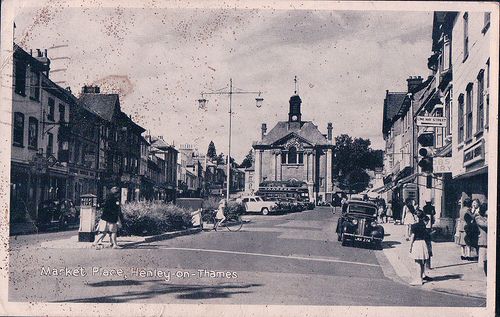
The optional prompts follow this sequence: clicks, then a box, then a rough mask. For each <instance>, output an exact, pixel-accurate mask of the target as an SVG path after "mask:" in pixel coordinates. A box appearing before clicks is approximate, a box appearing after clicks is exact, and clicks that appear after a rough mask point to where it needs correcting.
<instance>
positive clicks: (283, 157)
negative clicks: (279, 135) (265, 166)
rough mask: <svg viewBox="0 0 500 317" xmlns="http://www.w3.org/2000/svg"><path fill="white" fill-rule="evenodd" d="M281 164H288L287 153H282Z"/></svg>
mask: <svg viewBox="0 0 500 317" xmlns="http://www.w3.org/2000/svg"><path fill="white" fill-rule="evenodd" d="M281 164H286V153H281Z"/></svg>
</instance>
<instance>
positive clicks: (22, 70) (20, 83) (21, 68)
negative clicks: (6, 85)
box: [14, 61, 26, 96]
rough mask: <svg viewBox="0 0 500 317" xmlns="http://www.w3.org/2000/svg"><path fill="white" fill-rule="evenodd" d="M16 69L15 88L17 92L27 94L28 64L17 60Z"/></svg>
mask: <svg viewBox="0 0 500 317" xmlns="http://www.w3.org/2000/svg"><path fill="white" fill-rule="evenodd" d="M14 71H15V74H14V76H15V77H16V80H15V87H14V90H15V92H16V93H18V94H20V95H22V96H26V64H24V63H23V62H21V61H16V66H15V68H14Z"/></svg>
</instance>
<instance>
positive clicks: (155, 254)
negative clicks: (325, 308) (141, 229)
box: [9, 207, 486, 307]
mask: <svg viewBox="0 0 500 317" xmlns="http://www.w3.org/2000/svg"><path fill="white" fill-rule="evenodd" d="M244 219H245V220H246V221H247V222H246V223H245V224H244V226H243V228H242V229H241V230H240V231H238V232H229V231H227V230H221V231H217V232H215V231H210V232H202V233H198V234H190V235H184V236H178V237H176V238H175V239H167V240H159V241H150V242H148V241H142V242H139V243H138V241H132V240H127V238H126V237H121V238H119V239H118V242H119V243H121V244H122V246H124V248H123V249H118V250H116V249H111V248H104V249H102V250H95V249H87V248H79V249H77V248H75V247H74V245H75V244H78V242H76V241H75V238H74V236H75V235H76V231H73V232H61V233H47V234H38V235H24V236H13V237H11V238H10V252H9V257H10V258H9V301H19V302H52V303H57V302H64V303H162V304H163V303H173V304H238V305H240V304H246V305H254V304H260V305H342V306H358V305H362V306H436V307H438V306H447V307H484V306H485V304H486V300H485V299H484V298H478V297H471V296H459V295H455V294H448V293H443V292H436V291H435V290H431V289H428V286H426V285H424V286H422V287H411V286H409V285H408V284H406V283H405V282H404V280H403V279H401V278H399V276H398V274H396V271H398V270H399V268H398V267H397V266H395V268H393V267H392V265H391V264H392V263H391V262H390V261H389V260H388V259H389V258H388V257H387V256H386V251H380V250H372V249H369V248H363V247H343V246H341V243H340V242H339V241H337V236H336V234H335V227H336V222H337V219H338V213H337V214H335V215H334V214H332V212H331V211H330V209H329V208H321V207H319V208H316V209H315V210H313V211H306V212H302V213H292V214H286V215H276V216H274V215H273V216H271V215H270V216H262V215H252V216H244ZM388 226H392V225H388ZM388 231H390V229H389V228H388ZM396 238H397V236H396V233H392V234H391V235H390V236H387V239H388V240H387V241H386V243H385V244H384V247H385V248H386V249H388V250H391V251H395V250H393V249H396V248H397V247H399V246H400V245H398V244H397V241H396ZM64 242H65V243H64ZM436 252H438V251H436ZM438 265H440V264H439V262H436V266H438ZM436 271H437V269H436Z"/></svg>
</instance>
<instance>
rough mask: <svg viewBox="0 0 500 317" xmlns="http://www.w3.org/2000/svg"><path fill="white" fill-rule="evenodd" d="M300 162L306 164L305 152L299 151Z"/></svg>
mask: <svg viewBox="0 0 500 317" xmlns="http://www.w3.org/2000/svg"><path fill="white" fill-rule="evenodd" d="M299 164H304V153H302V152H299Z"/></svg>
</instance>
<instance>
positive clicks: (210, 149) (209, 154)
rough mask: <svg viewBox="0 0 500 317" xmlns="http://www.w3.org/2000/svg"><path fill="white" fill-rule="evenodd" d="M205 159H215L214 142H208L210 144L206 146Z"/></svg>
mask: <svg viewBox="0 0 500 317" xmlns="http://www.w3.org/2000/svg"><path fill="white" fill-rule="evenodd" d="M207 157H208V158H209V159H211V160H213V159H215V158H216V157H217V150H215V144H214V141H210V144H209V145H208V150H207Z"/></svg>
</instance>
